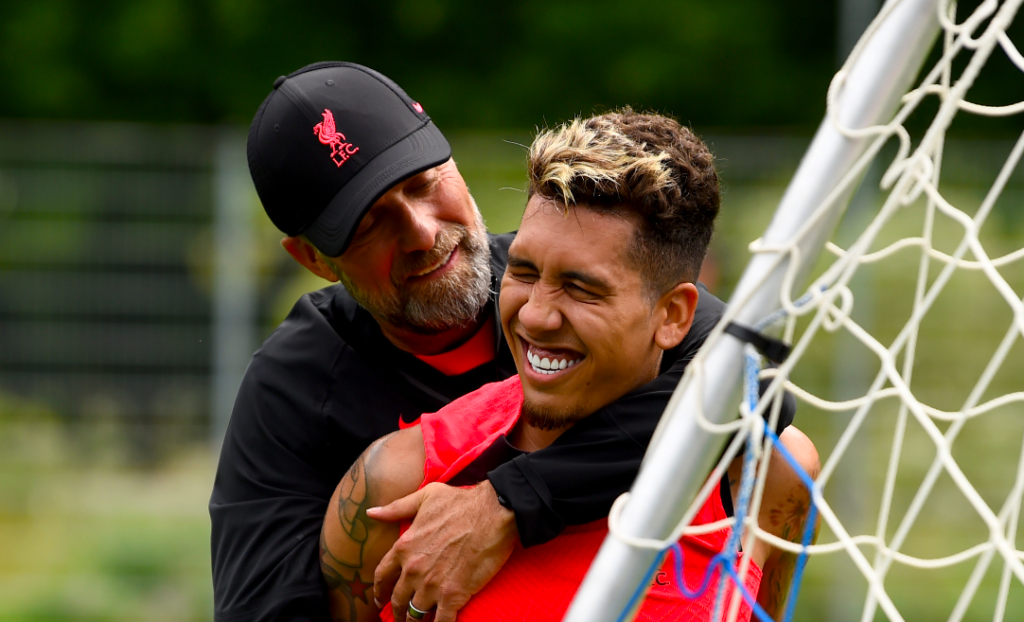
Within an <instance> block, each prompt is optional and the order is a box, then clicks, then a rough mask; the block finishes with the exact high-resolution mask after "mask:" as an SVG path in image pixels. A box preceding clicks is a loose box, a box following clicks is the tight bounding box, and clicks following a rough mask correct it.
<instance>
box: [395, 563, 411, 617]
mask: <svg viewBox="0 0 1024 622" xmlns="http://www.w3.org/2000/svg"><path fill="white" fill-rule="evenodd" d="M414 593H415V588H414V587H413V586H412V581H409V579H408V578H407V577H406V576H405V573H402V576H400V577H399V578H398V582H397V583H395V587H394V589H393V590H392V591H391V610H392V612H393V613H394V616H395V620H405V616H406V612H407V611H408V609H409V600H410V599H412V596H413V594H414Z"/></svg>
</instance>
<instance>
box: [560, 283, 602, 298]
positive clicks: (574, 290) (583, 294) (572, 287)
mask: <svg viewBox="0 0 1024 622" xmlns="http://www.w3.org/2000/svg"><path fill="white" fill-rule="evenodd" d="M565 290H566V291H567V292H568V293H569V295H570V296H572V297H573V298H576V299H578V300H594V299H597V298H600V297H601V295H600V294H598V293H596V292H592V291H590V290H589V289H586V288H584V287H582V286H580V285H577V284H576V283H572V282H570V283H566V284H565Z"/></svg>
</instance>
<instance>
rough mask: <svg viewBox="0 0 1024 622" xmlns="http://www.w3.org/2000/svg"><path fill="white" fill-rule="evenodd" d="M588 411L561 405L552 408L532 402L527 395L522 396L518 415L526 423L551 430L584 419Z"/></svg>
mask: <svg viewBox="0 0 1024 622" xmlns="http://www.w3.org/2000/svg"><path fill="white" fill-rule="evenodd" d="M588 414H589V413H584V412H583V411H582V410H580V409H579V408H573V407H563V408H553V407H549V406H542V405H540V404H537V403H534V402H533V401H531V400H530V398H529V397H526V396H525V395H524V396H523V407H522V410H520V417H521V418H522V420H523V422H525V423H526V424H527V425H529V426H531V427H534V428H537V429H538V430H545V431H549V432H553V431H555V430H562V429H565V428H568V427H569V426H571V425H573V424H575V423H576V422H577V421H580V420H581V419H586V417H587V415H588Z"/></svg>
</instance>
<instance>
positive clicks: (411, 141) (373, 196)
mask: <svg viewBox="0 0 1024 622" xmlns="http://www.w3.org/2000/svg"><path fill="white" fill-rule="evenodd" d="M451 157H452V148H451V146H449V145H448V141H447V140H446V139H445V137H444V135H443V134H441V131H440V130H439V129H437V127H436V126H435V125H434V122H433V121H430V122H428V123H427V124H426V125H424V126H423V127H421V128H420V129H418V130H416V131H415V132H413V133H412V134H409V135H408V136H406V137H405V138H403V139H402V140H400V141H398V142H397V143H395V144H394V145H392V146H390V147H388V148H387V149H385V150H384V151H382V152H381V153H380V155H378V156H377V157H375V158H374V159H373V160H371V161H370V163H369V164H367V165H366V166H364V167H363V168H362V170H360V171H359V172H358V173H356V176H355V177H353V178H352V179H351V180H349V182H348V183H346V184H345V187H343V188H342V189H341V190H340V191H338V194H336V195H335V196H334V198H333V199H331V202H330V203H328V204H327V209H325V210H324V211H323V213H321V214H320V216H319V217H318V218H317V219H316V220H315V221H313V224H311V225H310V226H309V227H307V228H306V230H305V231H303V232H302V233H303V235H305V236H306V238H308V239H309V241H310V242H312V243H313V245H314V246H316V247H317V248H318V249H319V250H320V252H321V253H323V254H325V255H327V256H329V257H337V256H339V255H341V254H342V253H344V252H345V249H347V248H348V246H349V244H350V243H351V242H352V236H353V235H355V232H356V228H357V227H358V226H359V221H360V220H362V219H363V215H364V214H366V211H367V210H368V209H370V206H371V205H373V204H374V203H375V202H376V201H377V199H379V198H380V197H381V195H383V194H384V193H385V192H387V191H388V190H390V189H391V188H392V186H394V185H395V184H397V183H398V182H400V181H402V180H403V179H406V178H408V177H411V176H413V175H415V174H416V173H419V172H422V171H425V170H427V169H428V168H433V167H435V166H437V165H439V164H443V163H445V162H447V161H448V159H449V158H451Z"/></svg>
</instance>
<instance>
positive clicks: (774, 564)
mask: <svg viewBox="0 0 1024 622" xmlns="http://www.w3.org/2000/svg"><path fill="white" fill-rule="evenodd" d="M809 512H810V495H809V494H808V493H807V490H806V489H804V488H801V489H800V490H799V491H796V492H794V493H793V494H791V495H789V497H788V498H787V499H786V503H785V505H784V506H783V507H780V508H775V509H772V510H771V511H770V512H769V519H768V520H769V521H770V522H771V523H772V525H775V526H780V527H781V529H780V534H779V535H780V536H781V537H782V538H783V539H785V540H788V541H790V542H793V543H794V544H799V543H800V542H801V541H802V540H803V537H804V529H805V528H806V525H807V519H808V513H809ZM817 527H818V526H817V525H815V530H814V535H813V537H812V540H811V541H812V543H813V542H815V541H817V539H818V530H817ZM796 560H797V554H796V553H790V552H788V551H778V552H777V554H776V556H775V559H772V560H770V561H769V563H766V564H765V568H764V575H763V576H762V577H761V589H760V591H759V595H758V598H757V600H758V602H760V603H761V605H762V606H763V607H764V609H765V611H767V612H768V613H769V614H770V615H771V616H772V617H773V618H776V619H777V618H778V617H779V614H781V613H782V610H783V608H784V607H785V605H786V599H787V596H788V595H789V586H790V583H792V581H793V572H794V570H795V569H796Z"/></svg>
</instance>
